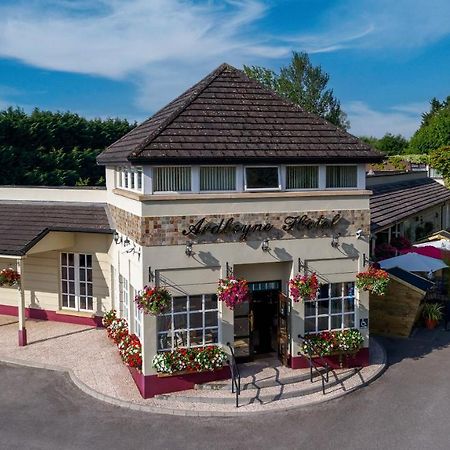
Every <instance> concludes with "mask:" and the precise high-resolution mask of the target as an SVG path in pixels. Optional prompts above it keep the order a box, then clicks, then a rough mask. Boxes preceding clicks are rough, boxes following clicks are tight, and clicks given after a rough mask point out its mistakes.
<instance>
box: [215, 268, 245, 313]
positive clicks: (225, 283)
mask: <svg viewBox="0 0 450 450" xmlns="http://www.w3.org/2000/svg"><path fill="white" fill-rule="evenodd" d="M249 295H250V289H249V287H248V283H247V280H238V279H237V278H235V277H234V276H230V277H227V278H222V279H220V280H219V285H218V287H217V298H218V300H219V301H221V302H224V303H225V304H226V305H227V306H228V308H230V309H234V308H235V306H236V305H239V304H240V303H243V302H245V301H246V300H248V298H249Z"/></svg>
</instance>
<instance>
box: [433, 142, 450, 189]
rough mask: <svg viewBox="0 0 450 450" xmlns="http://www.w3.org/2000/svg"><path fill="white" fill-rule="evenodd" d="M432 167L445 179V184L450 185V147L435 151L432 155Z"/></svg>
mask: <svg viewBox="0 0 450 450" xmlns="http://www.w3.org/2000/svg"><path fill="white" fill-rule="evenodd" d="M430 165H431V167H433V169H436V170H438V171H439V172H440V173H441V174H442V176H443V177H444V180H445V184H446V185H447V186H448V184H449V183H450V145H447V146H445V147H441V148H438V149H437V150H433V151H432V152H431V153H430Z"/></svg>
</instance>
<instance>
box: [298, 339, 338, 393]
mask: <svg viewBox="0 0 450 450" xmlns="http://www.w3.org/2000/svg"><path fill="white" fill-rule="evenodd" d="M298 337H299V338H300V339H301V340H302V341H303V342H305V341H306V340H307V339H306V338H305V337H304V336H302V335H301V334H299V335H298ZM308 345H309V346H310V348H311V349H312V350H313V354H314V352H315V353H316V359H318V360H320V362H321V363H322V364H321V366H322V367H324V368H325V374H324V373H323V371H322V370H320V369H319V365H318V364H316V362H315V361H314V360H313V357H312V354H311V353H310V351H308V352H307V353H306V354H305V353H301V354H302V355H303V356H306V358H307V359H308V362H309V371H310V372H309V373H310V380H311V383H312V382H313V371H314V370H315V371H316V372H317V373H318V374H319V375H320V378H321V379H322V393H323V395H325V384H328V382H329V381H330V376H329V373H330V366H329V365H328V363H327V362H326V361H325V360H324V358H323V356H322V355H321V354H320V349H319V348H318V347H317V346H315V345H314V343H312V342H309V343H308Z"/></svg>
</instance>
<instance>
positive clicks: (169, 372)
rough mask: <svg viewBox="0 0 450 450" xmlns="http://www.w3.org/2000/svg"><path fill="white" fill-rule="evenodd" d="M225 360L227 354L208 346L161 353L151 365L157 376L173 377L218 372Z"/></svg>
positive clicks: (216, 347)
mask: <svg viewBox="0 0 450 450" xmlns="http://www.w3.org/2000/svg"><path fill="white" fill-rule="evenodd" d="M227 359H228V356H227V354H226V353H225V352H224V351H223V350H222V349H221V348H220V347H218V346H215V345H209V346H207V347H194V348H177V349H175V350H172V351H170V352H161V353H158V354H156V355H155V356H154V357H153V361H152V364H153V367H154V368H155V369H156V371H157V372H158V375H159V376H173V375H180V374H185V373H199V372H212V371H214V370H219V369H221V368H222V367H223V366H224V364H225V362H226V361H227Z"/></svg>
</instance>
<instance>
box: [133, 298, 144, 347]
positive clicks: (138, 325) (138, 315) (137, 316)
mask: <svg viewBox="0 0 450 450" xmlns="http://www.w3.org/2000/svg"><path fill="white" fill-rule="evenodd" d="M133 305H134V334H135V335H136V336H137V337H138V338H139V339H140V340H141V341H142V336H143V333H142V331H143V329H142V327H143V320H144V314H143V312H142V310H141V309H139V308H138V306H137V303H136V302H133Z"/></svg>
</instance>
